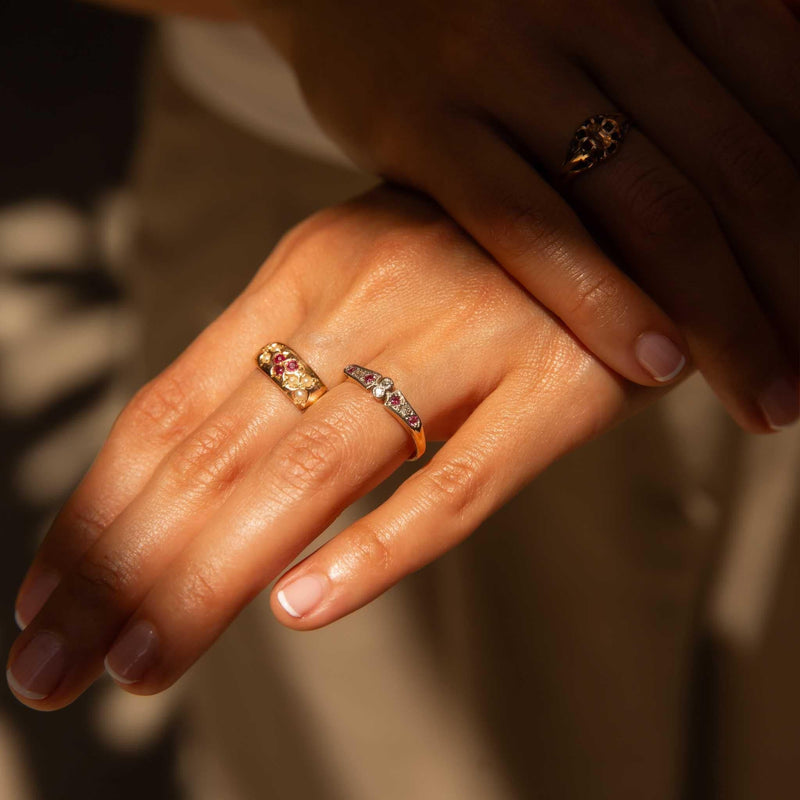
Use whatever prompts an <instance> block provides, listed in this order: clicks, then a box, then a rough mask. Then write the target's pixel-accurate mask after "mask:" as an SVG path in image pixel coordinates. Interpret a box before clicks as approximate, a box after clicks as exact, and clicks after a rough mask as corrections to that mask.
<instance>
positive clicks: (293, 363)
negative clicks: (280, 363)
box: [286, 359, 297, 370]
mask: <svg viewBox="0 0 800 800" xmlns="http://www.w3.org/2000/svg"><path fill="white" fill-rule="evenodd" d="M286 369H290V370H295V369H297V362H296V361H295V360H294V359H292V360H291V361H289V362H288V363H287V364H286Z"/></svg>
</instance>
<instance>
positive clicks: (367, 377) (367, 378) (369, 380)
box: [364, 375, 375, 383]
mask: <svg viewBox="0 0 800 800" xmlns="http://www.w3.org/2000/svg"><path fill="white" fill-rule="evenodd" d="M374 380H375V376H374V375H365V376H364V383H372V381H374Z"/></svg>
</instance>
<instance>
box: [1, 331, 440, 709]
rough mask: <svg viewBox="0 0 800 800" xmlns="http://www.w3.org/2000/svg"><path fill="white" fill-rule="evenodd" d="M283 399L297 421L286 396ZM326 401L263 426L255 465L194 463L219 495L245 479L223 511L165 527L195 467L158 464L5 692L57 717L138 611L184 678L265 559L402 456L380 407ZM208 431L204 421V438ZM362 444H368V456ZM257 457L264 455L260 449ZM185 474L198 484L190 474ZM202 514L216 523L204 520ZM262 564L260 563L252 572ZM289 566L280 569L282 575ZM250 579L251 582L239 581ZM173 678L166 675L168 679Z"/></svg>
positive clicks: (344, 389) (61, 590) (66, 582)
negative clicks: (274, 436)
mask: <svg viewBox="0 0 800 800" xmlns="http://www.w3.org/2000/svg"><path fill="white" fill-rule="evenodd" d="M301 338H302V337H301ZM332 357H334V358H335V354H333V356H332ZM353 390H355V394H353ZM423 397H424V394H423ZM279 399H281V400H282V401H283V402H284V403H285V404H286V406H287V408H288V411H289V412H290V413H292V414H294V415H295V416H296V415H297V412H296V409H294V408H292V407H291V405H290V404H288V403H286V400H285V398H282V397H281V398H279ZM323 400H324V401H325V402H324V403H323V402H318V403H317V404H315V405H314V406H312V407H311V408H310V409H309V410H308V411H307V412H306V413H305V415H304V416H300V417H299V421H298V422H297V424H296V425H290V426H289V429H288V430H285V429H284V428H283V427H281V428H280V430H276V429H275V427H274V425H273V424H268V425H266V426H262V427H265V428H266V429H267V431H270V430H272V431H275V432H276V433H278V435H279V437H280V434H282V438H279V441H278V442H277V443H272V442H269V441H268V439H264V438H262V440H261V445H262V446H263V445H264V444H265V443H266V444H268V445H269V447H268V448H267V451H266V452H267V455H266V456H264V457H263V461H262V462H260V463H259V464H257V465H251V464H249V463H247V462H245V463H244V464H239V463H238V462H237V459H236V458H234V457H232V456H227V455H225V454H226V453H228V452H229V451H228V450H227V449H226V450H225V451H223V453H222V457H221V458H220V453H219V452H216V453H214V450H215V448H211V450H212V458H213V459H214V462H213V463H214V464H217V465H218V464H219V462H220V460H221V462H222V463H223V464H226V463H228V462H230V463H231V464H233V466H226V467H224V468H221V467H219V466H215V467H214V468H213V469H211V470H209V469H208V462H207V461H206V459H207V456H206V455H204V456H203V457H202V459H201V463H202V464H206V469H205V470H203V471H202V472H201V473H199V477H200V483H201V484H202V483H204V482H205V483H208V480H207V478H204V477H203V472H205V474H206V475H208V474H209V473H210V474H211V475H213V481H212V484H213V485H214V486H215V487H217V491H219V488H218V485H219V484H220V482H222V484H223V486H224V485H226V484H228V483H229V480H230V478H229V477H227V476H228V475H229V474H230V471H231V470H234V472H235V473H238V474H240V475H241V474H243V473H247V474H246V476H245V477H244V478H242V480H241V483H240V484H238V485H237V486H235V487H234V488H232V489H230V492H229V494H227V493H226V496H225V497H223V498H222V504H221V507H220V503H219V502H216V503H213V502H212V503H209V499H208V496H207V495H206V494H203V493H201V496H200V497H199V499H198V500H197V502H196V504H194V503H193V505H194V506H195V507H194V508H190V509H189V510H188V512H179V513H178V514H177V517H176V516H175V515H174V514H172V515H167V516H168V519H167V521H166V522H161V521H160V519H159V515H160V513H162V511H163V508H164V507H165V500H167V501H168V499H169V498H170V497H173V498H174V497H179V498H183V496H184V492H183V491H181V487H184V489H185V487H186V480H187V478H186V475H187V470H186V468H185V465H186V464H187V463H189V464H194V463H195V461H194V459H195V456H193V455H188V456H187V453H184V454H183V455H179V456H178V457H177V458H176V459H175V465H177V466H173V467H172V468H170V467H165V475H164V476H163V477H162V480H161V481H160V483H163V484H164V488H162V489H161V490H158V489H157V490H156V492H155V495H154V496H153V497H143V498H142V501H141V502H140V501H139V500H137V501H136V503H135V504H134V505H132V506H131V507H130V508H129V509H128V510H126V511H125V512H124V513H123V515H122V517H121V518H120V519H119V520H118V521H117V522H116V523H115V524H114V525H112V527H111V528H110V529H109V531H108V532H107V533H106V534H105V535H104V536H103V537H102V538H101V539H100V541H99V542H98V543H96V545H95V546H94V547H93V548H92V550H91V551H90V552H89V553H87V555H86V556H85V557H84V558H83V559H82V560H81V561H80V562H79V563H78V564H77V565H76V567H75V569H73V570H72V571H71V572H70V573H69V574H68V575H66V576H65V577H64V579H63V580H62V582H61V584H60V585H59V587H58V588H57V589H56V591H55V592H54V594H53V595H52V597H51V598H50V600H49V601H48V602H47V603H46V604H45V606H44V608H43V609H42V611H41V612H40V613H39V615H38V616H37V617H36V618H35V619H34V621H33V622H32V623H31V625H30V626H29V628H28V629H26V630H25V631H24V632H23V633H22V634H21V635H20V637H19V638H18V640H17V642H16V643H15V644H14V646H13V647H12V652H11V656H10V659H9V663H10V666H9V670H10V672H9V683H10V685H12V688H13V689H14V690H15V691H16V692H17V694H18V696H19V697H20V699H23V701H24V702H26V703H28V704H29V705H33V706H34V707H36V708H42V709H52V708H59V707H61V706H63V705H65V704H67V703H69V702H71V701H72V700H73V699H75V697H77V696H78V695H79V694H80V693H81V692H82V691H83V690H84V689H85V688H86V687H87V686H88V685H89V683H91V681H92V680H94V679H95V678H96V677H97V675H98V674H99V672H100V670H101V668H102V659H103V655H104V654H105V653H106V652H107V651H108V648H109V646H110V645H111V643H112V642H113V641H114V638H115V636H116V635H117V633H118V632H119V630H120V628H121V627H122V626H123V625H124V624H125V621H126V620H127V619H128V617H130V615H131V614H132V613H133V612H134V610H136V609H137V607H139V606H140V604H141V605H142V609H144V610H142V609H140V610H139V612H138V613H137V614H135V615H134V616H135V618H136V619H138V618H139V617H140V616H141V615H142V614H145V616H146V615H147V614H148V613H149V614H150V617H149V619H151V620H155V621H156V625H157V629H158V630H159V631H160V632H161V638H162V639H164V637H167V639H168V640H169V647H170V648H177V649H175V650H174V651H171V652H173V657H170V658H168V659H167V661H165V662H164V665H163V668H164V670H165V671H166V670H169V669H171V670H173V671H174V670H176V669H177V670H178V671H179V672H182V671H183V669H185V668H186V666H188V664H186V663H185V662H184V661H182V660H181V659H180V658H178V651H179V648H180V647H181V646H184V647H185V648H187V649H191V648H192V647H193V646H194V644H193V643H194V642H196V641H199V642H204V641H206V640H207V639H206V637H207V636H208V635H211V633H212V631H215V630H216V631H218V630H219V628H218V625H220V624H224V620H227V619H228V618H229V615H230V614H231V613H235V610H238V608H239V607H240V605H238V604H240V603H241V602H242V598H243V597H247V599H249V598H250V597H252V593H254V592H255V591H257V590H258V589H254V585H255V584H258V582H259V580H261V579H263V575H264V571H266V572H269V570H270V569H271V566H270V564H271V562H272V561H273V560H275V559H278V560H279V561H281V559H283V558H291V557H292V555H293V554H295V553H296V552H297V551H299V549H301V548H302V543H297V537H298V536H299V535H301V534H303V535H306V536H308V535H309V533H308V532H309V531H311V535H312V536H313V535H315V532H318V531H319V530H320V529H321V528H320V526H322V527H324V525H325V524H326V523H327V522H328V521H329V520H330V515H331V513H332V510H333V513H335V511H336V510H338V509H339V508H340V507H341V505H342V504H343V503H347V502H349V500H350V499H352V493H353V492H356V493H358V492H359V491H360V490H361V487H362V484H364V483H365V482H370V481H371V482H373V483H374V482H376V481H378V480H380V479H382V478H383V477H385V475H386V474H388V472H387V470H391V469H392V468H394V466H396V465H397V464H398V463H400V462H401V461H402V460H403V458H405V457H406V456H407V455H408V447H409V442H408V438H409V437H408V434H406V433H405V431H404V430H403V429H402V426H401V425H400V424H398V423H397V422H393V421H392V420H391V418H390V417H391V416H392V415H390V414H388V413H387V412H386V411H384V410H382V409H379V408H370V409H369V410H370V411H372V412H373V413H372V414H370V413H368V412H367V413H365V402H367V404H368V406H369V405H372V406H376V405H377V404H376V403H375V401H374V400H372V399H371V398H370V396H369V394H368V393H367V392H365V391H364V390H363V389H361V388H360V387H355V386H349V387H348V386H338V387H336V388H335V389H333V390H331V391H330V392H329V393H328V395H327V396H326V397H324V398H323ZM240 405H241V403H240V399H239V398H236V399H232V401H231V408H230V410H228V411H223V410H222V409H221V410H220V414H221V415H222V416H223V418H224V417H225V416H226V415H227V416H230V417H232V418H236V419H242V420H246V419H247V412H248V411H249V409H247V408H240ZM387 423H388V424H387ZM214 427H215V426H214V423H211V430H214ZM265 436H267V437H268V436H269V434H265ZM222 438H223V439H227V437H222ZM205 440H206V435H205V434H202V433H201V434H199V438H198V441H199V442H204V441H205ZM365 442H369V444H370V447H365V446H364V443H365ZM232 446H234V447H235V446H236V445H235V443H234V444H233V445H232ZM226 448H227V445H226ZM201 449H202V448H201ZM243 449H245V450H248V451H249V452H253V450H254V448H253V447H248V448H243ZM255 450H257V451H258V452H262V448H261V447H256V448H255ZM189 452H191V451H189ZM187 458H188V462H187ZM176 470H177V473H178V475H179V477H178V479H177V480H178V482H177V484H176V479H175V472H176ZM188 476H189V478H190V479H191V477H195V478H196V477H198V473H197V471H196V469H195V468H194V467H191V468H190V469H189V470H188ZM373 483H370V485H373ZM183 502H185V501H183V500H182V501H181V503H180V505H182V504H183ZM173 504H174V500H173ZM166 505H167V506H168V503H166ZM210 507H211V508H210ZM214 507H216V508H217V509H218V510H217V512H216V514H213V509H214ZM209 513H211V514H213V516H212V518H211V519H210V520H209V519H208V514H209ZM154 524H155V526H156V531H155V532H153V530H152V526H153V525H154ZM142 529H144V531H145V532H146V536H143V530H142ZM142 539H144V541H142ZM294 548H297V549H296V550H295V549H294ZM248 551H249V552H248ZM259 557H261V561H260V562H258V563H256V562H257V559H258V558H259ZM245 562H246V563H245ZM285 563H286V562H285V561H281V563H280V566H283V565H284V564H285ZM259 564H260V567H259ZM248 570H249V571H250V572H249V574H250V578H251V580H249V581H248V582H242V581H240V580H239V578H240V577H241V574H242V573H247V572H248ZM253 570H257V571H255V572H254V571H253ZM236 573H238V575H237V574H236ZM215 575H216V577H215ZM214 586H219V595H216V594H215V597H214V602H211V597H210V596H209V591H210V590H211V589H212V587H214ZM204 598H205V599H204ZM234 609H235V610H234ZM131 624H132V625H135V622H134V623H131ZM173 626H174V627H173ZM181 626H183V627H181ZM198 626H199V627H200V628H204V629H205V630H203V631H200V630H199V628H198ZM173 631H176V633H175V637H176V638H175V640H174V641H173V639H172V635H173ZM40 633H43V634H44V637H45V640H46V641H49V642H50V643H51V644H52V642H53V641H57V642H58V643H59V644H60V645H61V648H60V651H59V653H58V655H57V657H56V656H53V657H51V658H50V659H49V662H48V663H50V664H55V667H53V668H52V669H50V668H48V669H49V671H48V670H38V671H37V667H36V662H35V661H34V660H33V659H34V656H32V655H30V653H31V652H32V653H33V654H34V655H35V654H36V653H37V649H36V648H37V644H36V642H37V641H39V640H40V639H39V638H37V634H40ZM32 643H33V644H32ZM205 646H207V645H202V644H201V645H200V647H199V649H197V650H196V651H194V653H193V655H191V656H187V657H189V658H191V660H193V659H194V658H196V657H197V655H199V653H200V652H202V650H203V649H205ZM28 647H30V648H31V649H30V650H27V649H26V648H28ZM123 651H124V648H123ZM128 652H130V650H129V649H128ZM111 663H112V669H113V668H114V666H113V661H112V662H111ZM141 664H142V662H141V660H140V666H141ZM56 667H58V670H56ZM117 668H118V669H119V670H120V673H119V674H120V675H121V679H122V680H123V681H124V680H130V679H131V668H130V667H120V666H119V662H118V661H117ZM178 674H179V673H178ZM32 676H33V677H32ZM175 677H177V674H176V673H174V672H173V673H172V679H173V680H174V678H175ZM162 688H163V687H162ZM145 691H147V687H145Z"/></svg>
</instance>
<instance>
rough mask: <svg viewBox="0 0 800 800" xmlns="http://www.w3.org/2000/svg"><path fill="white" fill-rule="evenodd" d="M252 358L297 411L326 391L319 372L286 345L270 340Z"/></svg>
mask: <svg viewBox="0 0 800 800" xmlns="http://www.w3.org/2000/svg"><path fill="white" fill-rule="evenodd" d="M256 361H257V363H258V367H259V369H260V370H261V371H262V372H263V373H264V374H265V375H269V377H270V378H272V380H273V381H274V383H275V385H276V386H278V388H280V389H281V390H282V391H283V393H284V394H286V395H288V397H289V399H290V400H291V401H292V402H293V403H294V404H295V405H296V406H297V407H298V408H299V409H300V410H301V411H305V410H306V409H307V408H308V407H309V406H310V405H312V404H313V403H316V402H317V400H319V398H320V397H322V395H324V394H325V392H327V391H328V387H327V386H326V385H325V384H324V383H323V382H322V380H321V379H320V377H319V375H317V373H316V372H314V370H313V369H311V367H310V366H309V365H308V364H307V363H306V362H305V361H304V360H303V359H302V358H300V356H299V355H297V353H296V352H295V351H294V350H292V348H291V347H289V346H288V345H285V344H281V343H280V342H272V343H271V344H268V345H267V346H266V347H264V348H262V349H261V352H260V353H259V354H258V356H257V357H256Z"/></svg>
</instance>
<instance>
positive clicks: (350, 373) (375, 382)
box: [344, 364, 425, 461]
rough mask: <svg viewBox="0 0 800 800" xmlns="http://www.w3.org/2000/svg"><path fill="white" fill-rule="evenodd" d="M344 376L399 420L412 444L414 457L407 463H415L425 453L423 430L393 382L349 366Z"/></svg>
mask: <svg viewBox="0 0 800 800" xmlns="http://www.w3.org/2000/svg"><path fill="white" fill-rule="evenodd" d="M344 374H345V375H346V376H347V377H348V378H349V379H350V380H351V381H355V382H356V383H357V384H359V385H360V386H363V387H364V388H365V389H367V390H368V391H369V392H371V393H372V396H373V397H374V398H375V399H376V400H380V401H381V402H382V403H383V407H384V408H385V409H386V410H387V411H390V412H391V413H392V415H393V416H394V418H395V419H396V420H399V421H400V422H401V423H402V425H403V427H404V428H405V429H406V430H407V431H408V432H409V433H410V434H411V439H412V440H413V442H414V455H413V456H411V458H409V459H408V460H409V461H416V460H417V459H418V458H419V457H420V456H421V455H422V454H423V453H424V452H425V430H424V428H423V427H422V420H421V419H420V418H419V414H417V412H416V411H414V409H413V407H412V406H411V403H409V402H408V400H406V397H405V395H404V394H403V393H402V392H401V391H400V390H399V389H397V388H396V387H395V385H394V381H393V380H392V379H391V378H387V377H386V376H384V375H381V374H380V373H379V372H376V371H375V370H373V369H367V368H366V367H360V366H358V364H350V365H349V366H347V367H345V368H344Z"/></svg>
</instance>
